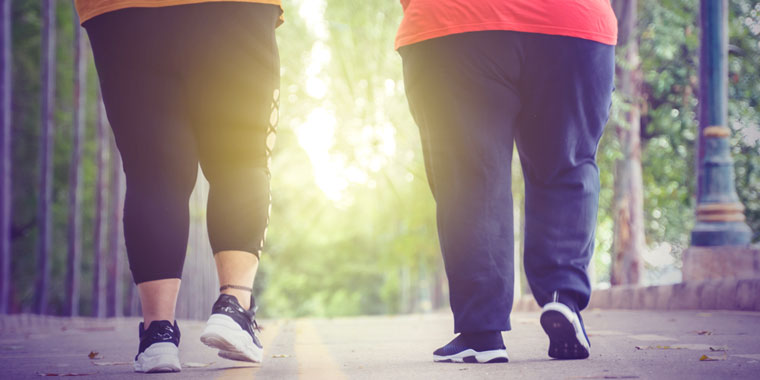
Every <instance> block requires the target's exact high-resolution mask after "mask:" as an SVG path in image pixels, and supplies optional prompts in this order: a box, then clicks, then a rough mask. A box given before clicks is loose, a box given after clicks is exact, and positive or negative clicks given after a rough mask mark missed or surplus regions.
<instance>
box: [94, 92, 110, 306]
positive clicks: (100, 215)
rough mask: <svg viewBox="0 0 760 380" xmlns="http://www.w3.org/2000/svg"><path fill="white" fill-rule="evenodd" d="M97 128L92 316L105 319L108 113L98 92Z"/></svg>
mask: <svg viewBox="0 0 760 380" xmlns="http://www.w3.org/2000/svg"><path fill="white" fill-rule="evenodd" d="M97 115H98V116H97V120H96V123H95V126H96V129H97V131H96V138H97V153H96V154H97V157H96V158H95V160H96V163H95V166H96V170H97V173H96V175H95V183H96V184H95V222H94V224H95V227H94V231H93V238H92V242H93V246H94V248H93V264H92V272H93V281H92V316H93V317H98V318H103V317H105V316H106V308H105V296H106V293H105V275H106V269H105V259H104V256H105V255H104V254H103V245H104V244H103V240H104V239H103V231H104V228H103V225H104V223H105V219H106V218H105V211H106V205H105V195H106V185H105V175H106V173H105V172H106V145H107V144H108V139H107V133H108V131H107V130H106V112H105V109H104V108H103V99H102V98H101V94H100V90H98V113H97Z"/></svg>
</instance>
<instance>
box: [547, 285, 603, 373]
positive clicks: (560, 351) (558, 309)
mask: <svg viewBox="0 0 760 380" xmlns="http://www.w3.org/2000/svg"><path fill="white" fill-rule="evenodd" d="M541 327H543V328H544V331H546V335H548V336H549V356H550V357H552V358H555V359H586V358H588V357H589V354H590V351H589V350H590V347H591V343H589V341H588V336H587V335H586V329H585V327H584V326H583V319H581V315H580V313H578V312H576V311H575V310H574V309H573V308H571V307H570V306H567V305H565V304H564V303H561V302H558V301H556V297H555V301H554V302H549V303H547V304H546V305H544V308H543V311H542V312H541Z"/></svg>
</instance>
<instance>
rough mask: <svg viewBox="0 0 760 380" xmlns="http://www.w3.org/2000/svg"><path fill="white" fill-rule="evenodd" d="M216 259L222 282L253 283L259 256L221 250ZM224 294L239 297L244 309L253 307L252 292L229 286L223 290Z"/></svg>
mask: <svg viewBox="0 0 760 380" xmlns="http://www.w3.org/2000/svg"><path fill="white" fill-rule="evenodd" d="M214 260H215V261H216V273H218V274H219V283H220V284H253V280H254V279H255V278H256V270H257V269H258V268H259V258H258V256H256V255H252V254H251V253H250V252H244V251H221V252H217V253H216V254H215V255H214ZM222 294H229V295H231V296H234V297H235V298H237V300H238V302H239V303H240V306H242V307H243V308H244V309H249V308H250V307H251V292H249V291H246V290H242V289H237V288H228V289H224V290H222Z"/></svg>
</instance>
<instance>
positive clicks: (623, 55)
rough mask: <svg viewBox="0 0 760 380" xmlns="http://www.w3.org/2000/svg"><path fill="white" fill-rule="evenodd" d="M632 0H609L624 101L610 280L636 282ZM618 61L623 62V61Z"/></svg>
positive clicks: (636, 70)
mask: <svg viewBox="0 0 760 380" xmlns="http://www.w3.org/2000/svg"><path fill="white" fill-rule="evenodd" d="M637 3H638V2H637V1H636V0H613V1H612V6H613V9H614V10H615V13H616V15H617V17H618V30H619V31H618V53H619V54H618V59H617V61H618V64H617V65H616V68H615V71H616V77H617V91H618V93H619V94H620V96H621V98H622V99H623V100H624V106H625V107H626V109H624V112H623V114H624V121H622V122H621V124H618V125H615V132H616V134H617V138H618V141H619V142H620V150H621V153H622V157H621V158H620V159H618V160H617V161H616V163H615V189H614V191H615V195H614V198H613V216H614V218H615V219H614V222H615V227H614V238H613V245H612V246H613V248H612V250H613V252H612V269H611V271H610V282H611V284H612V285H623V284H639V283H641V276H642V272H643V261H642V259H641V255H642V253H643V250H644V249H645V238H644V190H643V180H642V174H641V141H640V133H639V132H640V129H641V122H640V118H641V116H640V108H639V107H640V106H639V99H640V98H641V96H640V95H641V70H640V60H639V46H638V40H637V38H638V34H637V30H636V21H637V20H636V7H637V5H638V4H637ZM621 61H622V62H621Z"/></svg>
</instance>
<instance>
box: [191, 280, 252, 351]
mask: <svg viewBox="0 0 760 380" xmlns="http://www.w3.org/2000/svg"><path fill="white" fill-rule="evenodd" d="M251 305H253V303H251ZM254 316H255V314H254V312H253V307H252V308H251V310H245V309H243V307H242V306H240V303H238V301H237V298H235V297H234V296H230V295H227V294H222V295H220V296H219V299H217V301H216V302H215V303H214V307H213V308H212V314H211V316H210V317H209V319H208V322H206V328H205V329H204V330H203V334H201V342H203V344H205V345H207V346H209V347H213V348H216V349H218V350H219V356H220V357H222V358H225V359H230V360H239V361H246V362H253V363H261V360H262V359H263V357H264V348H263V347H262V345H261V342H259V339H258V338H257V337H256V333H255V332H254V330H255V329H256V321H255V320H254Z"/></svg>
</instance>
